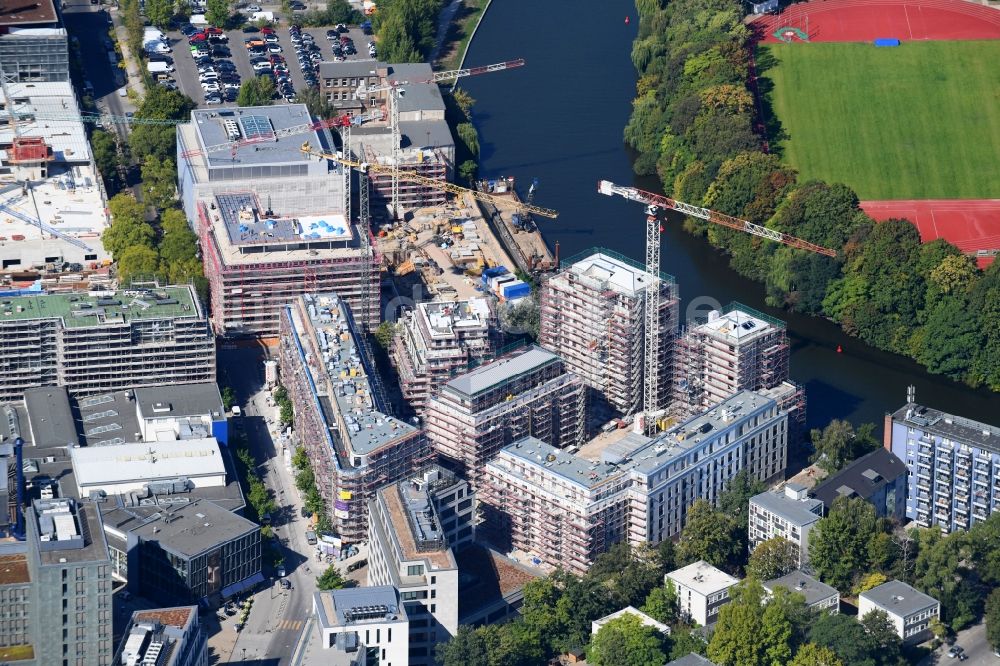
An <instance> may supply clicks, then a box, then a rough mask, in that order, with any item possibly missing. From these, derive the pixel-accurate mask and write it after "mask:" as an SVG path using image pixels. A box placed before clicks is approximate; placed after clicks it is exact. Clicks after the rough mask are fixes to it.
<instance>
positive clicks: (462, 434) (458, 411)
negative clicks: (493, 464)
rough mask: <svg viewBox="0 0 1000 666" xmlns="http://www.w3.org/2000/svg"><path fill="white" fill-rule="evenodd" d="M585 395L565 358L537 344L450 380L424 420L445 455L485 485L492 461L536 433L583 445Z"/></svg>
mask: <svg viewBox="0 0 1000 666" xmlns="http://www.w3.org/2000/svg"><path fill="white" fill-rule="evenodd" d="M585 398H586V396H585V393H584V386H583V383H582V382H581V381H580V378H579V377H577V376H576V375H574V374H573V373H572V372H569V371H568V370H566V366H565V364H564V363H563V362H562V359H560V358H559V357H558V356H556V355H555V354H553V353H552V352H549V351H546V350H544V349H542V348H541V347H536V346H532V347H528V348H525V349H519V350H517V351H514V352H512V353H510V354H507V355H505V356H502V357H501V358H498V359H497V360H495V361H492V362H490V363H487V364H485V365H482V366H479V367H478V368H476V369H474V370H470V371H469V372H467V373H465V374H462V375H459V376H457V377H455V378H454V379H450V380H448V381H447V382H446V383H445V384H444V386H443V387H442V388H441V390H440V391H439V392H438V393H436V394H435V395H434V396H432V397H431V399H430V401H429V402H428V405H427V410H426V416H425V417H424V427H425V428H426V429H427V436H428V438H430V440H431V443H432V444H433V445H434V448H435V450H437V452H438V454H440V456H441V457H442V459H443V460H445V461H447V463H448V464H449V465H450V466H452V467H454V468H455V469H456V470H457V471H458V472H459V474H461V475H462V476H463V477H464V478H466V479H469V481H470V482H471V483H472V484H473V485H474V486H478V485H479V484H480V483H481V482H482V475H483V468H484V467H485V465H486V463H487V462H489V461H490V460H492V459H493V457H494V456H496V454H497V453H499V451H500V449H502V448H503V447H505V446H508V445H510V444H511V443H512V442H514V441H516V440H518V439H522V438H524V437H527V436H528V435H531V436H533V437H535V438H536V439H539V440H541V441H543V442H545V443H546V444H551V445H552V446H555V447H556V448H560V449H564V448H568V447H571V446H580V445H582V444H583V442H584V438H585V436H586V430H585V425H586V409H585V408H586V402H585Z"/></svg>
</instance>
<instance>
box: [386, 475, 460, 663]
mask: <svg viewBox="0 0 1000 666" xmlns="http://www.w3.org/2000/svg"><path fill="white" fill-rule="evenodd" d="M369 513H370V519H369V537H368V547H369V553H368V584H369V585H376V586H377V585H393V586H395V587H396V589H398V590H399V596H400V600H401V603H402V605H403V607H404V608H405V609H406V614H407V615H408V616H409V618H410V641H409V664H411V666H423V665H426V666H432V665H433V664H434V663H435V661H434V646H435V645H436V644H437V643H443V642H445V641H447V640H449V639H450V638H451V637H452V636H454V635H455V633H456V632H457V631H458V613H459V610H458V565H457V564H456V561H455V557H454V555H453V554H452V549H451V545H452V543H454V544H456V545H458V544H459V543H471V541H472V529H473V527H472V525H473V519H474V507H473V497H472V494H471V493H470V492H469V490H468V484H467V483H466V482H464V481H461V480H458V479H455V478H454V477H448V476H441V474H440V472H439V471H438V470H433V471H431V472H430V473H429V474H428V475H426V476H424V477H422V478H416V479H410V480H406V481H400V482H398V483H395V484H392V485H389V486H385V487H383V488H380V489H379V490H378V491H377V492H376V493H375V497H374V498H373V499H372V500H371V502H369ZM448 534H452V535H453V537H452V540H451V542H450V540H449V538H448Z"/></svg>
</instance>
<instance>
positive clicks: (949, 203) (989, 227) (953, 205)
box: [861, 199, 1000, 268]
mask: <svg viewBox="0 0 1000 666" xmlns="http://www.w3.org/2000/svg"><path fill="white" fill-rule="evenodd" d="M861 208H862V209H863V210H864V211H865V212H866V213H868V215H870V216H871V217H873V218H874V219H876V220H879V221H882V220H887V219H889V218H891V217H902V218H906V219H907V220H910V221H911V222H913V224H915V225H916V227H917V229H918V230H919V231H920V239H921V240H922V241H923V242H925V243H927V242H930V241H932V240H935V239H937V238H944V239H945V240H947V241H948V242H949V243H951V244H952V245H954V246H955V247H957V248H958V249H960V250H962V251H963V252H975V251H976V250H1000V199H953V200H947V199H919V200H898V201H862V202H861ZM978 262H979V266H980V268H985V267H986V266H988V265H989V264H991V263H992V262H993V257H979V258H978Z"/></svg>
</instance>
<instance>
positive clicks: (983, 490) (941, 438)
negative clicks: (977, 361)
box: [885, 391, 1000, 533]
mask: <svg viewBox="0 0 1000 666" xmlns="http://www.w3.org/2000/svg"><path fill="white" fill-rule="evenodd" d="M885 420H886V423H885V448H886V449H889V450H891V451H892V453H894V454H895V455H896V457H898V458H899V459H900V460H902V461H904V462H905V463H906V468H907V470H908V478H907V494H906V517H907V518H908V519H910V520H914V521H916V523H917V525H919V526H921V527H931V526H937V527H939V528H940V529H941V531H942V532H945V533H948V532H953V531H955V530H964V529H968V528H969V527H971V526H972V525H973V524H975V523H976V522H978V521H981V520H985V519H986V518H988V517H989V516H990V515H992V514H993V513H994V512H996V511H1000V428H997V427H995V426H991V425H988V424H986V423H980V422H978V421H972V420H970V419H966V418H962V417H960V416H955V415H953V414H947V413H945V412H942V411H940V410H937V409H933V408H930V407H924V406H922V405H919V404H917V403H916V402H914V399H913V393H912V391H911V392H910V395H909V401H908V403H907V404H906V405H905V406H904V407H901V408H900V409H898V410H897V411H896V412H895V413H893V414H891V415H888V414H887V415H886V419H885Z"/></svg>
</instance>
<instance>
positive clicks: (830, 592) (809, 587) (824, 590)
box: [764, 569, 840, 606]
mask: <svg viewBox="0 0 1000 666" xmlns="http://www.w3.org/2000/svg"><path fill="white" fill-rule="evenodd" d="M764 587H766V588H767V589H768V590H770V591H771V592H774V588H776V587H784V588H786V589H787V590H788V591H789V592H794V593H795V594H801V595H802V596H803V597H805V598H806V605H807V606H812V605H813V604H816V603H819V602H820V601H823V600H824V599H829V598H830V597H832V596H834V595H838V596H839V595H840V593H839V592H838V591H837V589H836V588H835V587H831V586H830V585H827V584H826V583H824V582H822V581H819V580H817V579H815V578H813V577H812V576H810V575H809V574H807V573H804V572H803V571H801V570H799V569H796V570H795V571H792V572H790V573H788V574H785V575H784V576H780V577H778V578H775V579H774V580H769V581H767V582H766V583H764Z"/></svg>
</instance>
